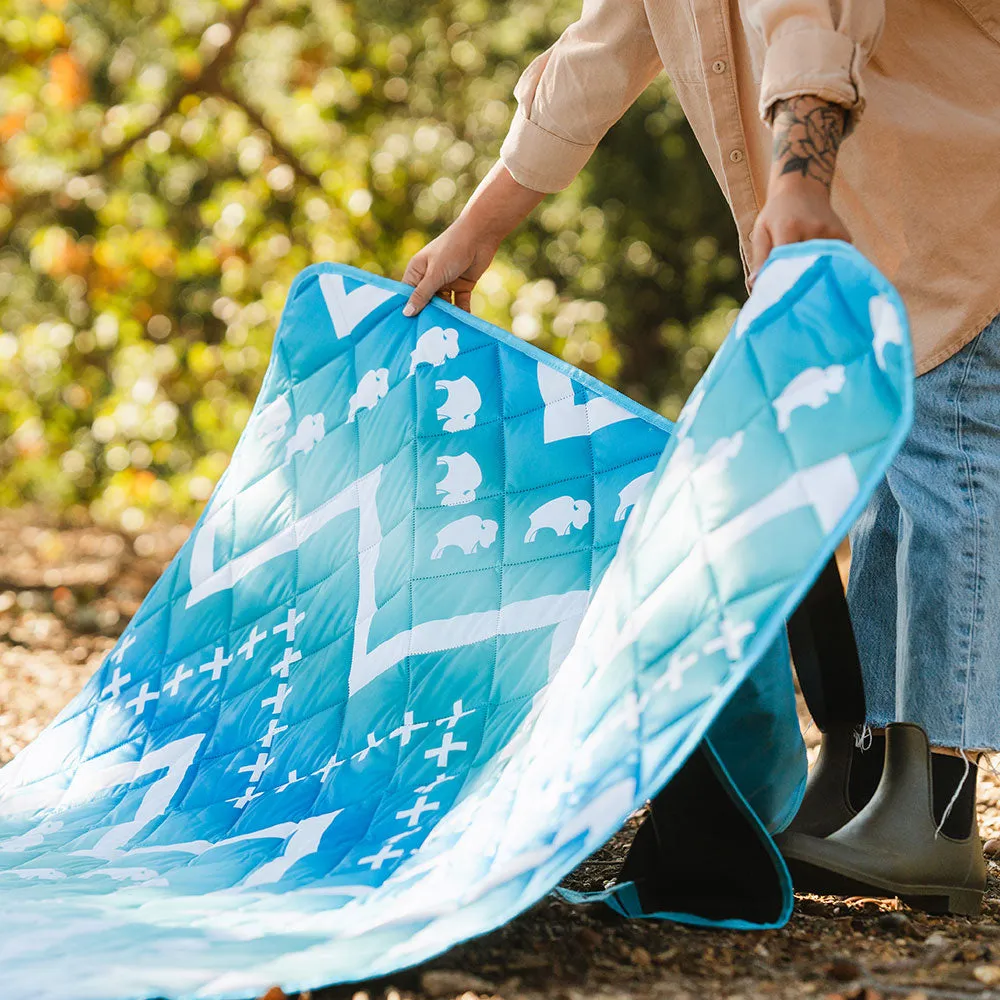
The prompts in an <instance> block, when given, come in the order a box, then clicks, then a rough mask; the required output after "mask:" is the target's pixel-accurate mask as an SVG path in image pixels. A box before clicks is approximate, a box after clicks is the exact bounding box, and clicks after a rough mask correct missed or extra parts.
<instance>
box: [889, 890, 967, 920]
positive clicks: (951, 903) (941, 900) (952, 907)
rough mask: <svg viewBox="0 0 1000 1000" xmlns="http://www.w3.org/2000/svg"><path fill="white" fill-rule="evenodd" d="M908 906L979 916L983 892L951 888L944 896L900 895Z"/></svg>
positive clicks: (928, 910) (931, 911)
mask: <svg viewBox="0 0 1000 1000" xmlns="http://www.w3.org/2000/svg"><path fill="white" fill-rule="evenodd" d="M899 898H900V899H901V900H902V901H903V902H904V903H906V904H907V905H908V906H912V907H914V908H915V909H918V910H923V911H924V912H925V913H955V914H958V915H959V916H963V917H978V916H979V915H980V914H981V913H982V910H983V893H982V892H981V891H980V890H978V889H949V890H948V894H947V895H942V896H900V897H899Z"/></svg>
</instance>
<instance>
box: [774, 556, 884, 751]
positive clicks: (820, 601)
mask: <svg viewBox="0 0 1000 1000" xmlns="http://www.w3.org/2000/svg"><path fill="white" fill-rule="evenodd" d="M788 643H789V645H790V646H791V650H792V662H793V663H794V664H795V672H796V673H797V674H798V677H799V687H801V688H802V695H803V697H804V698H805V700H806V705H807V706H808V707H809V712H810V714H811V715H812V717H813V720H814V721H815V723H816V725H817V726H818V727H819V729H820V731H821V732H824V733H825V732H827V731H828V730H829V728H830V727H831V726H835V725H861V724H863V723H864V721H865V691H864V686H863V684H862V680H861V663H860V661H859V660H858V647H857V644H856V643H855V640H854V629H853V628H852V626H851V616H850V614H849V613H848V610H847V598H846V597H845V596H844V587H843V584H842V583H841V582H840V571H839V570H838V569H837V560H836V558H835V557H832V558H831V559H830V561H829V562H828V563H827V564H826V566H825V567H824V568H823V572H822V573H820V575H819V576H818V577H817V579H816V582H815V583H814V584H813V585H812V589H810V591H809V593H808V594H806V596H805V597H804V598H803V600H802V603H801V604H800V605H799V607H798V609H797V610H796V611H795V613H794V614H793V615H792V616H791V618H789V619H788Z"/></svg>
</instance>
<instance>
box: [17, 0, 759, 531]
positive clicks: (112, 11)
mask: <svg viewBox="0 0 1000 1000" xmlns="http://www.w3.org/2000/svg"><path fill="white" fill-rule="evenodd" d="M578 10H579V0H511V2H504V3H498V2H496V3H488V2H486V0H432V2H426V3H415V2H413V0H350V2H349V0H221V2H220V0H87V2H81V3H72V2H68V0H44V2H42V0H0V502H2V503H4V504H7V505H14V504H18V503H23V502H26V501H30V502H36V503H42V504H44V505H47V506H51V507H54V508H57V509H62V510H67V509H72V510H78V509H82V508H83V507H88V508H89V512H90V514H91V515H92V516H95V517H97V518H98V519H100V520H102V521H113V522H115V523H118V524H120V525H121V526H122V527H124V528H125V529H127V530H130V531H135V530H139V529H140V528H141V527H142V525H143V523H144V520H145V519H146V518H148V517H149V516H150V515H151V514H155V513H158V512H159V513H162V512H167V511H170V512H172V513H174V514H180V515H187V514H189V513H191V512H192V511H193V510H194V509H195V508H196V507H197V505H198V504H199V503H200V502H202V501H204V500H205V498H206V497H207V496H208V494H209V492H210V490H211V487H212V485H213V483H214V482H215V480H216V479H217V477H218V476H219V475H220V473H221V471H222V470H223V468H224V467H225V465H226V462H227V460H228V456H229V454H230V452H231V450H232V448H233V446H234V444H235V442H236V440H237V438H238V436H239V434H240V431H241V429H242V427H243V426H244V423H245V422H246V419H247V417H248V414H249V411H250V407H251V404H252V401H253V398H254V395H255V393H256V392H257V389H258V387H259V385H260V381H261V378H262V375H263V372H264V369H265V367H266V364H267V358H268V352H269V346H270V342H271V338H272V336H273V333H274V329H275V326H276V323H277V319H278V317H279V315H280V311H281V308H282V304H283V301H284V297H285V293H286V290H287V288H288V286H289V284H290V282H291V280H292V278H293V277H294V275H295V274H296V273H297V272H298V271H299V270H300V269H301V268H303V267H305V266H306V265H307V264H310V263H312V262H314V261H318V260H337V261H342V262H345V263H349V264H355V265H357V266H360V267H364V268H368V269H370V270H372V271H376V272H379V273H383V274H388V275H391V276H394V277H399V276H400V275H401V274H402V272H403V270H404V268H405V266H406V262H407V261H408V259H409V257H410V256H411V255H412V254H413V253H414V252H415V251H416V250H417V249H419V248H420V247H421V246H422V245H423V244H424V243H425V242H426V241H427V240H428V239H429V238H431V237H432V236H433V235H435V234H436V233H438V232H440V231H441V229H443V228H444V227H445V226H446V225H447V224H448V223H449V222H450V221H451V220H452V218H453V217H454V216H455V214H456V213H457V211H458V210H459V208H460V207H461V205H462V204H463V202H464V200H465V199H466V198H467V197H468V195H469V194H470V193H471V192H472V190H473V189H474V187H475V185H476V183H477V182H478V180H479V179H480V178H481V177H482V176H483V174H484V173H485V172H486V171H487V170H488V168H489V166H490V165H491V163H492V162H493V160H494V158H495V156H496V154H497V151H498V149H499V145H500V142H501V141H502V139H503V136H504V134H505V132H506V128H507V125H508V123H509V120H510V116H511V113H512V111H513V107H514V103H513V98H512V96H511V94H512V90H513V87H514V83H515V81H516V80H517V77H518V75H519V73H520V71H521V70H522V69H523V67H524V66H525V65H526V64H527V62H528V60H529V59H530V58H531V57H532V56H533V55H534V54H536V53H537V52H539V51H541V50H542V49H544V48H545V47H546V46H547V45H549V44H551V42H552V41H553V40H554V38H555V37H557V35H558V33H559V32H560V31H561V30H562V29H563V28H564V27H565V26H566V25H567V24H568V23H570V21H572V20H573V18H574V17H575V16H577V14H578ZM742 295H743V282H742V273H741V269H740V266H739V257H738V250H737V246H736V236H735V230H734V227H733V225H732V221H731V219H730V216H729V212H728V209H727V208H726V206H725V203H724V201H723V200H722V196H721V194H720V193H719V191H718V190H717V187H716V185H715V181H714V179H713V178H712V176H711V174H710V173H709V171H708V168H707V166H706V165H705V164H704V162H703V160H702V158H701V154H700V153H699V152H698V150H697V146H696V144H695V142H694V140H693V137H692V135H691V132H690V130H689V128H688V126H687V124H686V123H685V121H684V119H683V116H682V115H681V113H680V110H679V108H678V106H677V104H676V102H675V101H674V100H673V98H672V96H671V92H670V89H669V84H668V83H667V82H666V81H662V80H661V81H659V82H657V83H656V84H655V85H654V86H653V87H651V88H650V89H649V91H647V93H646V94H645V95H643V97H642V98H641V99H640V101H639V102H638V104H637V105H636V106H635V107H634V108H633V109H632V110H631V111H630V112H629V113H628V114H627V115H626V117H625V118H624V119H623V120H622V122H621V123H619V124H618V125H617V126H616V127H615V128H614V129H613V130H612V132H611V133H610V134H609V136H608V137H607V139H606V140H605V142H604V143H603V145H602V146H601V148H600V149H599V150H598V152H597V154H596V155H595V156H594V158H593V160H592V162H591V164H590V165H589V166H588V168H587V169H586V171H585V172H584V173H583V174H582V175H581V176H580V177H579V178H578V179H577V181H576V182H575V183H574V184H573V185H572V186H571V187H570V188H569V189H568V190H567V191H565V192H563V193H561V194H560V195H558V196H556V197H553V198H551V199H549V201H548V202H547V203H546V204H545V206H544V207H543V208H542V209H541V210H539V212H537V213H536V215H535V217H533V218H532V220H531V221H530V222H529V223H528V224H527V225H526V226H525V227H524V228H523V229H522V230H521V231H519V232H518V233H517V234H516V235H515V236H514V237H513V238H512V239H511V240H510V241H509V243H508V245H507V246H506V247H505V248H504V250H503V251H502V253H501V255H500V257H499V258H498V260H497V262H496V264H495V265H494V267H493V268H492V269H491V270H490V271H489V272H488V273H487V274H486V275H485V276H484V278H483V280H482V282H481V284H480V287H479V289H478V291H477V293H476V297H475V300H474V306H475V311H476V312H477V313H479V314H480V315H482V316H484V317H486V318H487V319H490V320H492V321H494V322H496V323H498V324H500V325H502V326H506V327H510V328H512V329H513V330H514V331H515V333H517V334H518V335H519V336H521V337H523V338H524V339H526V340H530V341H532V342H534V343H535V344H537V345H539V346H540V347H543V348H545V349H546V350H549V351H553V352H555V353H557V354H559V355H561V356H562V357H564V358H566V359H567V360H568V361H570V362H572V363H573V364H577V365H580V366H581V367H583V368H585V369H587V370H589V371H591V372H592V373H594V374H595V375H597V376H598V377H599V378H602V379H604V380H605V381H607V382H610V383H611V384H614V385H617V386H619V387H620V388H622V389H623V390H624V391H625V392H627V393H628V394H629V395H632V396H633V397H635V398H637V399H639V400H641V401H642V402H644V403H647V404H649V405H651V406H653V407H656V408H658V409H660V410H661V411H662V412H664V413H666V414H667V415H668V416H672V415H675V414H676V412H677V410H678V409H679V406H680V403H681V402H682V401H683V399H684V397H685V396H686V394H687V392H688V391H689V390H690V388H691V387H692V385H693V384H694V383H695V382H696V381H697V379H698V378H699V376H700V375H701V373H702V371H703V370H704V368H705V366H706V365H707V363H708V361H709V360H710V358H711V355H712V353H713V351H714V349H715V348H716V347H717V346H718V344H719V343H720V342H721V340H722V337H723V336H724V333H725V331H726V329H727V328H728V324H729V322H730V321H731V319H732V313H733V309H734V308H735V306H736V303H737V302H738V301H739V300H740V299H741V298H742Z"/></svg>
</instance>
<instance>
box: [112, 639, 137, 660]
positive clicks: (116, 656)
mask: <svg viewBox="0 0 1000 1000" xmlns="http://www.w3.org/2000/svg"><path fill="white" fill-rule="evenodd" d="M134 645H135V636H134V635H123V636H122V637H121V641H120V642H119V643H118V648H117V649H116V650H115V651H114V652H113V653H112V654H111V662H112V663H118V664H120V663H121V662H122V657H123V656H124V655H125V654H126V653H127V652H128V649H129V647H130V646H134Z"/></svg>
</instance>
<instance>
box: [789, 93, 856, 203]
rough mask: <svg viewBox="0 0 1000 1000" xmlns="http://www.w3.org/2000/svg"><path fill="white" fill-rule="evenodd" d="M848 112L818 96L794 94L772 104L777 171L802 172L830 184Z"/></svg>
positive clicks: (827, 184) (803, 174)
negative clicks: (773, 108)
mask: <svg viewBox="0 0 1000 1000" xmlns="http://www.w3.org/2000/svg"><path fill="white" fill-rule="evenodd" d="M846 118H847V113H846V111H845V110H844V108H842V107H841V106H840V105H838V104H828V103H827V102H826V101H821V100H820V99H819V98H817V97H793V98H791V99H789V100H787V101H779V102H778V104H777V105H776V106H775V113H774V119H773V121H772V125H771V132H772V134H773V136H774V148H773V150H772V163H773V166H774V169H775V170H776V171H777V172H778V173H779V174H801V175H802V176H803V177H812V178H813V179H814V180H817V181H820V182H821V183H822V184H824V185H826V187H829V186H830V184H831V183H832V181H833V170H834V167H835V166H836V163H837V150H838V149H839V148H840V143H841V140H842V139H843V138H844V126H845V124H846Z"/></svg>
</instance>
